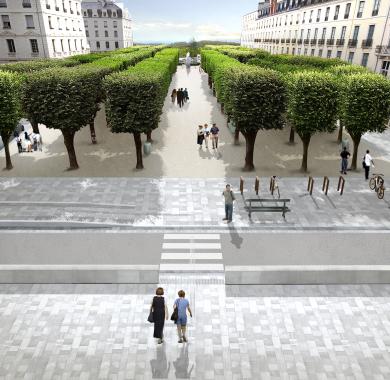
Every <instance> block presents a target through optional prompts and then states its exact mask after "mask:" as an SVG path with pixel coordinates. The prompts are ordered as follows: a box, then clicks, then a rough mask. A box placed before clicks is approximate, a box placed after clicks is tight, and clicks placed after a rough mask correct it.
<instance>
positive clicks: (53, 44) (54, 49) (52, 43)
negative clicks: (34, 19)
mask: <svg viewBox="0 0 390 380" xmlns="http://www.w3.org/2000/svg"><path fill="white" fill-rule="evenodd" d="M51 46H52V47H53V51H54V53H55V52H56V51H57V50H56V40H54V39H53V40H51Z"/></svg>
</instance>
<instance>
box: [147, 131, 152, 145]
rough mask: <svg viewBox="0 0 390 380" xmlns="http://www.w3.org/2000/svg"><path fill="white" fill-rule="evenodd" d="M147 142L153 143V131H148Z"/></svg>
mask: <svg viewBox="0 0 390 380" xmlns="http://www.w3.org/2000/svg"><path fill="white" fill-rule="evenodd" d="M146 141H147V142H148V143H151V144H152V143H153V139H152V131H148V132H146Z"/></svg>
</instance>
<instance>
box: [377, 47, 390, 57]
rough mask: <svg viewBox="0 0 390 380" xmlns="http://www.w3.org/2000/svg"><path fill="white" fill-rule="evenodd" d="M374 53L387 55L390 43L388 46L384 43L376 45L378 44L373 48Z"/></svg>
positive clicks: (389, 50) (388, 54) (389, 54)
mask: <svg viewBox="0 0 390 380" xmlns="http://www.w3.org/2000/svg"><path fill="white" fill-rule="evenodd" d="M375 53H376V54H378V55H387V56H390V45H389V46H386V45H378V46H377V47H376V48H375Z"/></svg>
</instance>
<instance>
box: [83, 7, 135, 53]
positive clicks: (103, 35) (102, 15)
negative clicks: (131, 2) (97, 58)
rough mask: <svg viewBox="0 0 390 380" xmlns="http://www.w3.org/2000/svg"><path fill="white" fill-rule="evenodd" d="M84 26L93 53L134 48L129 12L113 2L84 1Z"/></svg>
mask: <svg viewBox="0 0 390 380" xmlns="http://www.w3.org/2000/svg"><path fill="white" fill-rule="evenodd" d="M82 10H83V17H84V26H85V30H86V35H87V39H88V42H89V46H90V47H91V51H95V52H98V51H110V50H115V49H119V48H126V47H129V46H133V29H132V21H131V18H130V15H129V11H128V10H127V9H126V8H125V7H124V6H123V4H122V3H116V2H115V1H113V0H83V2H82Z"/></svg>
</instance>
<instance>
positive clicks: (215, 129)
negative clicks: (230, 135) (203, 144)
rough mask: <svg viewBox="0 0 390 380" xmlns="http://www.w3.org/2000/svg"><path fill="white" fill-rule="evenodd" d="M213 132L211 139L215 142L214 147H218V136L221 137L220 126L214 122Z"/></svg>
mask: <svg viewBox="0 0 390 380" xmlns="http://www.w3.org/2000/svg"><path fill="white" fill-rule="evenodd" d="M210 133H211V141H212V143H213V149H218V138H219V128H218V127H217V124H215V123H214V124H213V126H212V127H211V129H210Z"/></svg>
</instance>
